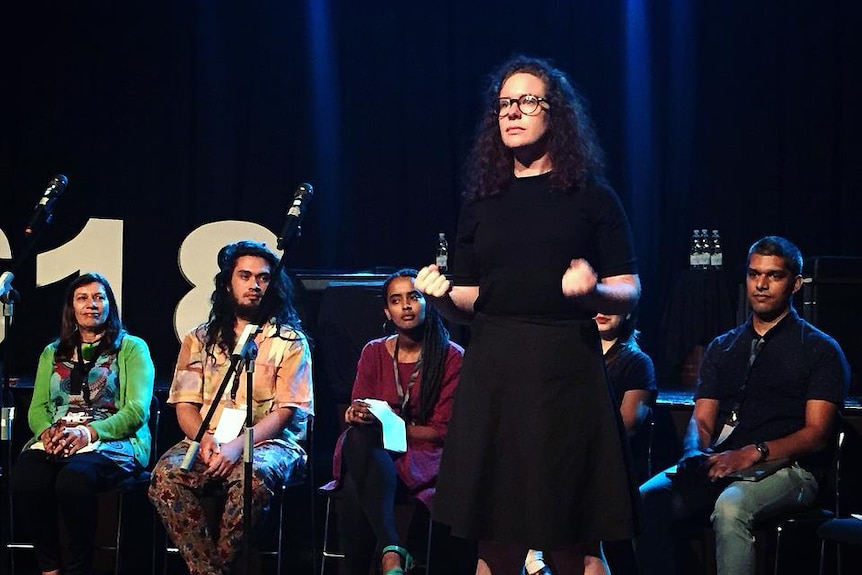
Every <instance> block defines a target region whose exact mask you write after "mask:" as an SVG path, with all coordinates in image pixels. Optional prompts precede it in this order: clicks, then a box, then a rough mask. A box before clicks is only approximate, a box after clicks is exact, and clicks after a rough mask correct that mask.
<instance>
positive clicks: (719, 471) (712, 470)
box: [706, 445, 760, 480]
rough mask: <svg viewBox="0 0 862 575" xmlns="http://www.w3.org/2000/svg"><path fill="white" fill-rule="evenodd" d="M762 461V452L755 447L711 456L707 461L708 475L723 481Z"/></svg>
mask: <svg viewBox="0 0 862 575" xmlns="http://www.w3.org/2000/svg"><path fill="white" fill-rule="evenodd" d="M759 460H760V452H759V451H757V449H756V448H754V446H753V445H747V446H745V447H742V448H740V449H731V450H730V451H722V452H721V453H714V454H712V455H710V456H709V457H708V459H707V461H706V467H707V475H709V478H710V479H712V480H716V479H722V478H724V477H727V476H728V475H730V474H731V473H736V472H737V471H740V470H742V469H746V468H748V467H751V466H752V465H754V464H755V463H757V462H758V461H759Z"/></svg>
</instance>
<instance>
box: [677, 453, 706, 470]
mask: <svg viewBox="0 0 862 575" xmlns="http://www.w3.org/2000/svg"><path fill="white" fill-rule="evenodd" d="M710 453H711V452H710V450H709V449H708V448H707V449H706V450H700V449H690V450H688V451H686V452H685V453H683V454H682V457H680V459H679V462H677V464H676V470H677V472H678V473H690V472H695V471H698V470H700V469H703V468H704V465H705V464H706V462H707V460H708V459H709V456H710Z"/></svg>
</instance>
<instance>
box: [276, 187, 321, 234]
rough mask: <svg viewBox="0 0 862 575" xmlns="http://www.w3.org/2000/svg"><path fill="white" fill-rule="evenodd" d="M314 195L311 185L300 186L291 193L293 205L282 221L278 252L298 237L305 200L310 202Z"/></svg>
mask: <svg viewBox="0 0 862 575" xmlns="http://www.w3.org/2000/svg"><path fill="white" fill-rule="evenodd" d="M313 195H314V188H312V187H311V184H300V185H299V187H298V188H296V191H295V192H294V193H293V203H292V204H291V205H290V208H288V210H287V218H285V220H284V227H283V228H282V229H281V234H280V235H279V236H278V242H277V243H276V247H277V248H278V249H279V250H283V249H285V245H287V244H290V242H292V241H293V239H294V236H296V235H299V232H300V231H301V230H300V227H299V224H300V222H301V221H302V216H303V215H305V202H306V199H308V200H310V199H311V196H313Z"/></svg>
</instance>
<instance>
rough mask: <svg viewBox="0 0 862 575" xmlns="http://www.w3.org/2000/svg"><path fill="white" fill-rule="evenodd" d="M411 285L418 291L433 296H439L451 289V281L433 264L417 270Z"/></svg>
mask: <svg viewBox="0 0 862 575" xmlns="http://www.w3.org/2000/svg"><path fill="white" fill-rule="evenodd" d="M413 285H414V287H415V288H416V289H417V290H419V291H420V292H422V293H424V294H425V295H427V296H429V297H433V298H441V297H443V296H445V295H446V294H448V293H449V292H450V291H452V282H450V281H449V280H448V279H446V276H445V275H443V274H442V273H440V269H439V268H438V267H437V266H436V265H434V264H432V265H430V266H425V267H424V268H422V269H421V270H419V274H418V275H417V276H416V280H415V281H414V282H413Z"/></svg>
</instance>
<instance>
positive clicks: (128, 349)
mask: <svg viewBox="0 0 862 575" xmlns="http://www.w3.org/2000/svg"><path fill="white" fill-rule="evenodd" d="M56 350H57V343H56V342H54V343H52V344H50V345H48V346H47V347H46V348H45V349H44V350H43V351H42V355H41V357H39V367H38V369H37V370H36V381H35V383H34V385H33V400H32V401H31V402H30V410H29V411H28V413H27V416H28V417H27V419H28V422H29V423H30V429H31V430H32V431H33V433H35V434H36V435H35V437H34V438H33V439H32V440H31V441H30V442H29V443H28V447H29V445H30V444H32V443H34V442H36V441H38V440H39V436H40V435H42V432H43V431H45V430H46V429H48V428H49V427H50V426H51V424H52V423H53V421H54V419H53V416H54V406H53V404H52V403H51V397H50V393H51V392H50V382H51V374H52V373H53V372H54V352H55V351H56ZM117 363H118V365H119V370H120V377H119V382H120V389H119V395H118V397H117V413H115V414H114V415H112V416H110V417H108V418H106V419H102V420H99V421H93V422H91V423H90V424H89V425H90V426H91V427H92V428H93V429H95V430H96V433H98V434H99V439H100V440H102V441H111V440H113V439H125V438H127V437H128V438H130V439H131V441H132V446H133V447H134V450H135V459H137V461H138V463H140V464H141V466H142V467H146V466H147V464H148V463H149V461H150V444H151V438H150V429H149V427H148V426H147V421H148V420H149V418H150V401H151V400H152V397H153V384H154V380H155V367H154V366H153V360H152V358H151V357H150V349H149V347H147V344H146V342H145V341H144V340H142V339H141V338H139V337H135V336H133V335H129V334H126V335H125V336H124V337H123V342H122V343H121V344H120V351H119V353H118V354H117Z"/></svg>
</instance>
